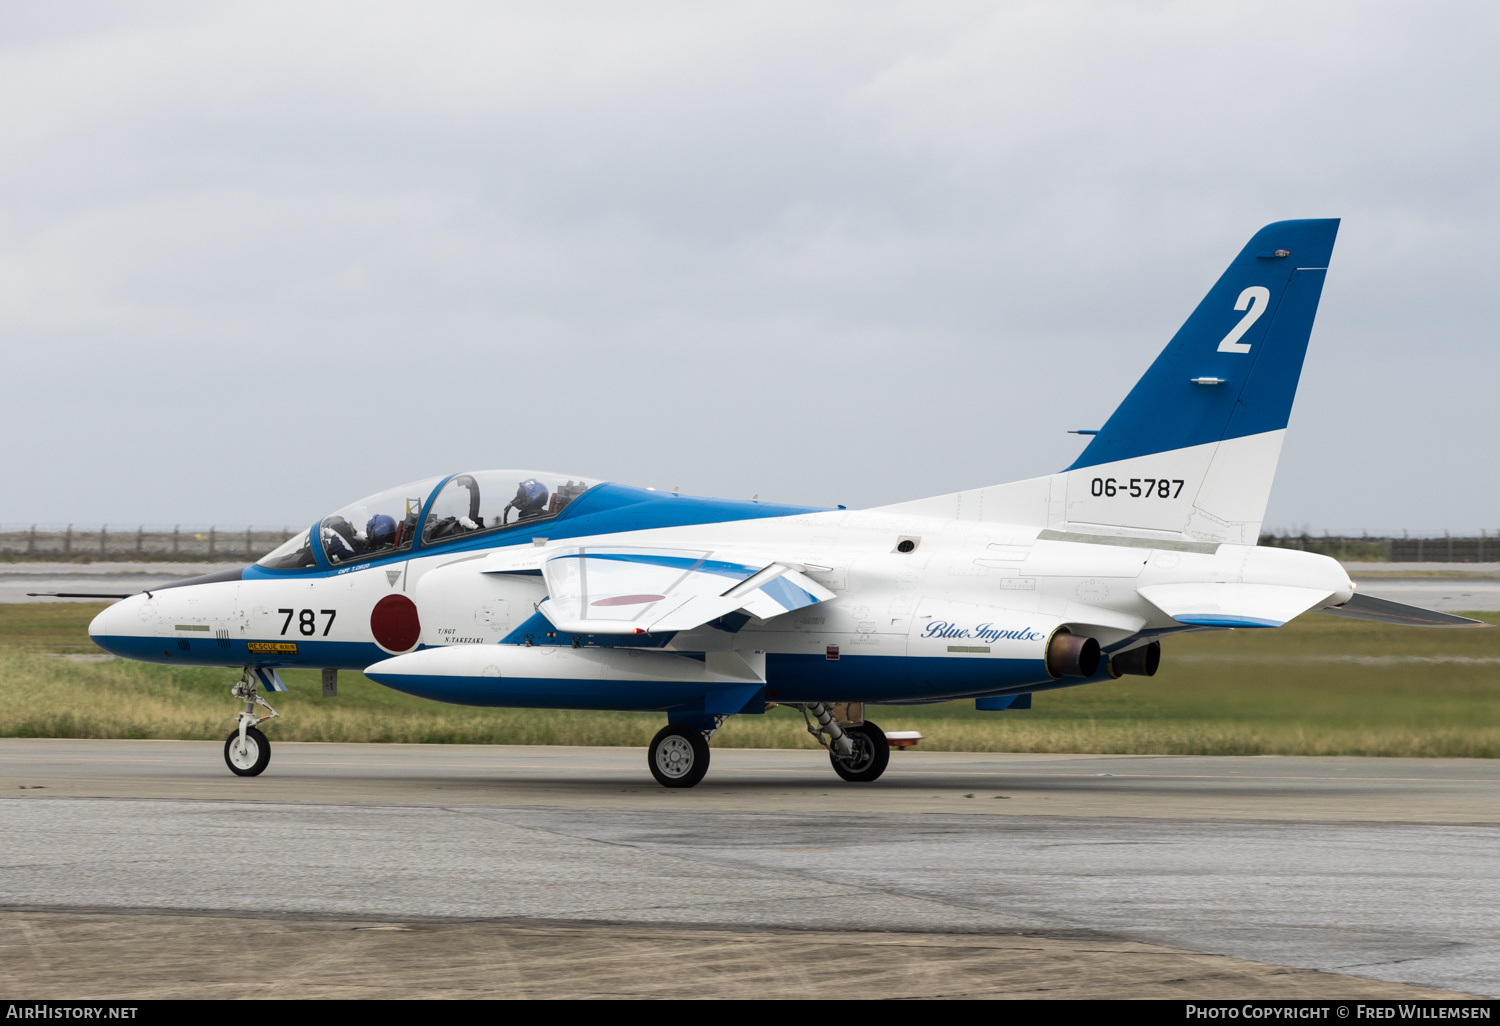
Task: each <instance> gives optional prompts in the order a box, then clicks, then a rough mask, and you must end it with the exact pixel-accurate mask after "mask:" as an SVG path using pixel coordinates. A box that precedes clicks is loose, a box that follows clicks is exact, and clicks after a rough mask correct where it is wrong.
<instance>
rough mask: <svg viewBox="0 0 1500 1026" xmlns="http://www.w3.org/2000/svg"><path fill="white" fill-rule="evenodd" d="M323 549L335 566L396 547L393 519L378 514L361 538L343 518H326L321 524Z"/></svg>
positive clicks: (371, 519)
mask: <svg viewBox="0 0 1500 1026" xmlns="http://www.w3.org/2000/svg"><path fill="white" fill-rule="evenodd" d="M323 547H324V549H325V550H326V551H327V553H328V558H329V559H330V560H331V561H332V562H335V563H343V562H346V561H348V560H351V559H354V558H355V557H357V556H364V555H370V554H372V553H376V552H382V551H384V550H386V549H391V548H395V547H396V519H395V518H394V517H390V516H386V515H385V514H384V513H377V514H375V515H374V516H373V517H371V518H370V519H369V521H368V522H366V524H365V532H364V534H363V535H361V534H360V533H359V532H358V531H356V530H355V529H354V525H353V524H351V523H349V521H347V520H345V519H344V518H343V517H339V516H333V517H329V518H328V519H327V520H325V521H324V522H323Z"/></svg>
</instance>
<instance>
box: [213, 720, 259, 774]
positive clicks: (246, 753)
mask: <svg viewBox="0 0 1500 1026" xmlns="http://www.w3.org/2000/svg"><path fill="white" fill-rule="evenodd" d="M224 761H225V762H226V763H227V764H228V765H229V769H230V771H231V772H232V773H234V775H235V776H237V777H254V776H259V775H260V772H261V771H262V770H264V769H265V768H266V766H267V765H269V764H270V762H271V742H270V741H267V740H266V735H264V734H262V733H261V732H260V731H259V730H257V729H256V728H254V727H246V728H245V732H244V733H243V734H242V733H240V731H239V730H234V731H232V732H231V733H230V735H229V737H227V738H225V739H224Z"/></svg>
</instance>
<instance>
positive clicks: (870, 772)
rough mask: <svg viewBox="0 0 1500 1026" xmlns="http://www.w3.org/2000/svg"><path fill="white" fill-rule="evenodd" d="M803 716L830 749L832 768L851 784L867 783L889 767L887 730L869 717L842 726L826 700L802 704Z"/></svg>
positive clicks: (889, 756)
mask: <svg viewBox="0 0 1500 1026" xmlns="http://www.w3.org/2000/svg"><path fill="white" fill-rule="evenodd" d="M809 714H811V716H809ZM802 717H803V719H805V720H807V732H808V733H809V734H811V735H812V736H813V739H814V740H816V741H817V742H818V744H820V745H822V746H823V747H824V748H826V749H828V758H829V760H830V761H831V762H832V763H833V771H834V772H835V773H837V774H838V775H839V776H841V777H843V778H844V779H845V780H847V781H849V782H850V783H853V784H868V783H870V782H871V781H874V780H879V779H880V775H881V774H882V773H884V772H885V768H886V766H888V765H890V761H891V746H890V742H888V741H886V739H885V731H883V730H881V729H880V728H879V727H877V726H876V725H875V724H873V723H871V722H870V721H869V720H866V721H865V722H863V723H861V724H860V725H859V726H857V727H849V728H848V729H847V730H846V729H844V728H843V727H841V726H839V724H838V721H837V720H836V719H834V716H833V711H832V710H831V709H830V708H829V707H828V705H827V703H824V702H813V703H811V704H809V705H806V706H803V707H802ZM814 718H815V719H816V720H817V721H818V723H817V726H813V719H814ZM825 735H826V736H827V740H826V741H825V740H824V736H825Z"/></svg>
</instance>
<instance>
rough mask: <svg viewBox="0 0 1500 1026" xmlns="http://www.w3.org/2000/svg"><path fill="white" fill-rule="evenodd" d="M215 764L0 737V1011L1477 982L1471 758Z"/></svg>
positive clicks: (521, 756) (379, 750)
mask: <svg viewBox="0 0 1500 1026" xmlns="http://www.w3.org/2000/svg"><path fill="white" fill-rule="evenodd" d="M221 749H222V745H220V744H215V743H204V742H174V741H160V742H157V741H59V740H42V739H3V740H0V797H4V798H7V799H8V800H5V801H0V831H3V833H0V836H3V837H4V839H5V841H4V845H3V848H0V852H3V854H0V866H3V872H0V985H3V987H4V990H5V992H6V993H8V994H25V995H26V996H28V997H33V996H35V997H41V996H46V995H56V996H80V995H83V994H89V995H105V994H116V995H118V994H122V993H126V992H128V993H130V994H135V995H137V996H182V995H188V994H216V995H222V996H229V995H240V994H243V995H246V996H249V995H252V994H254V993H257V992H263V993H265V994H267V995H279V996H287V995H289V994H299V995H317V994H337V995H342V996H356V995H357V996H436V995H439V994H442V995H482V994H493V995H497V996H499V995H503V996H521V995H528V996H541V995H544V994H545V995H550V996H627V995H632V994H635V995H654V996H665V995H683V994H697V995H701V996H706V995H709V994H724V995H730V994H737V995H769V996H823V997H828V996H833V995H835V994H842V993H855V994H859V995H861V996H970V997H974V996H1094V997H1104V996H1153V997H1188V998H1200V999H1207V998H1215V997H1226V998H1229V997H1248V996H1257V997H1282V998H1290V997H1340V998H1360V997H1363V998H1369V999H1374V998H1379V997H1387V998H1391V997H1401V996H1406V997H1416V996H1421V995H1424V994H1434V993H1436V992H1439V991H1442V992H1459V993H1468V994H1481V995H1489V996H1495V995H1500V915H1497V913H1500V885H1497V883H1496V881H1495V873H1494V852H1495V851H1496V844H1497V842H1500V766H1497V765H1495V764H1493V763H1489V762H1485V761H1479V760H1403V759H1353V758H1327V759H1311V758H1307V759H1302V758H1280V757H1259V758H1226V757H1220V758H1189V757H1184V758H1176V757H1158V756H1019V755H983V754H967V753H965V754H954V753H936V752H922V751H920V750H919V751H913V752H905V753H901V754H899V755H896V756H894V757H893V759H892V767H891V770H890V771H889V772H888V773H887V775H886V777H885V778H884V779H883V780H882V781H880V782H879V783H877V784H875V785H869V786H855V785H847V784H844V783H842V782H841V781H839V780H837V778H835V777H834V776H833V774H832V772H831V771H830V770H829V768H828V766H827V764H826V759H820V758H819V753H808V752H801V751H754V750H732V749H726V750H720V751H716V752H715V755H714V767H713V769H712V770H711V771H710V773H709V776H708V778H707V780H706V781H705V782H704V783H703V784H702V785H700V786H699V787H698V788H695V789H693V790H690V791H666V790H663V789H661V788H659V787H657V786H656V785H655V784H654V783H653V782H652V781H651V780H650V778H649V776H648V774H647V772H646V768H645V766H644V761H645V760H644V752H643V751H640V750H636V749H610V748H562V747H557V748H540V747H487V746H451V747H450V746H425V745H325V744H277V745H276V746H275V754H274V756H273V758H272V762H271V767H270V769H269V770H268V771H267V772H266V774H265V775H264V776H262V777H259V778H256V779H250V780H242V779H239V778H235V777H232V776H231V775H230V774H229V773H228V771H227V770H226V769H225V768H224V766H223V763H222V755H221ZM251 949H253V950H254V954H253V955H252V954H251V953H250V952H251ZM299 952H305V953H306V955H307V957H306V958H305V959H303V958H301V956H300V955H298V953H299ZM282 956H284V957H282ZM142 958H144V959H145V963H144V964H145V966H146V967H147V970H148V971H142V961H141V959H142ZM122 962H129V963H130V964H131V966H132V970H131V971H130V972H127V973H121V972H120V965H121V964H122ZM151 967H154V968H151ZM252 968H253V969H254V970H255V971H254V972H249V971H248V970H250V969H252ZM256 975H263V976H264V977H265V980H266V982H265V983H264V984H262V983H260V982H259V981H258V980H256V979H253V978H252V977H254V976H256ZM130 988H135V989H133V990H131V989H130Z"/></svg>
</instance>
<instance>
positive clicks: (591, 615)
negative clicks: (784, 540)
mask: <svg viewBox="0 0 1500 1026" xmlns="http://www.w3.org/2000/svg"><path fill="white" fill-rule="evenodd" d="M541 571H542V576H543V578H544V579H545V580H546V582H547V598H546V599H545V600H544V601H543V602H542V603H541V605H540V606H539V607H538V608H539V609H540V611H541V612H542V613H543V614H544V615H545V616H546V617H547V619H548V620H550V621H551V622H552V624H553V626H555V627H556V628H557V629H558V630H559V631H562V632H565V633H569V634H646V633H655V634H661V633H667V632H669V631H685V630H692V629H693V628H695V627H700V626H702V625H703V624H705V623H707V622H709V621H710V620H714V619H717V618H718V617H721V616H724V615H725V614H727V613H732V612H735V611H736V610H739V609H744V610H745V611H746V612H748V613H750V614H751V615H752V616H756V617H760V618H761V619H768V618H770V617H772V616H780V615H781V614H782V613H786V612H790V611H792V610H794V609H801V608H804V607H805V606H809V605H813V604H815V603H818V602H826V601H827V600H828V599H831V598H833V597H834V596H833V592H831V591H828V590H827V589H826V588H823V587H822V586H821V585H819V584H817V583H816V582H814V581H812V580H811V579H809V578H807V577H806V576H804V575H803V574H801V573H799V572H797V570H795V569H794V568H792V567H791V566H788V565H786V564H782V563H769V564H767V563H764V562H762V561H761V560H760V559H757V558H755V557H747V556H743V555H737V554H734V553H726V552H722V551H716V550H707V549H652V548H633V547H630V548H627V547H620V546H580V547H577V548H571V549H566V550H561V551H558V550H553V551H551V552H548V553H546V554H545V555H544V557H543V560H542V561H541Z"/></svg>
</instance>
